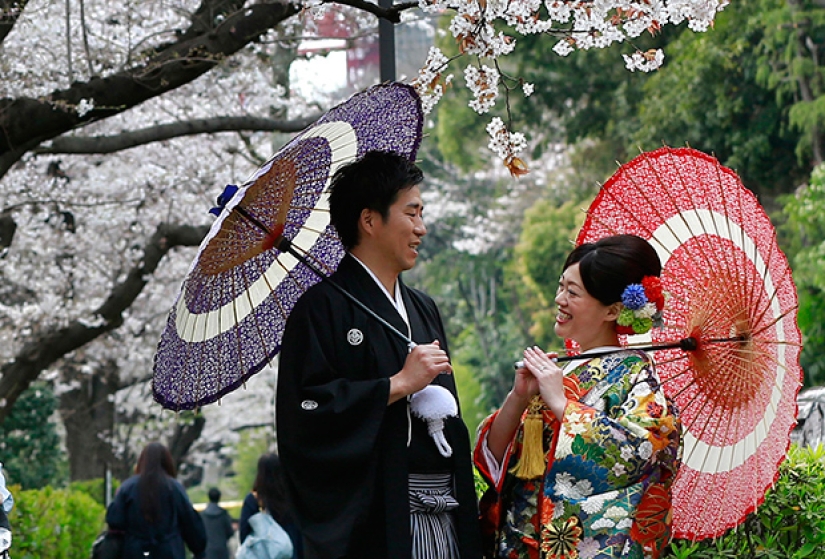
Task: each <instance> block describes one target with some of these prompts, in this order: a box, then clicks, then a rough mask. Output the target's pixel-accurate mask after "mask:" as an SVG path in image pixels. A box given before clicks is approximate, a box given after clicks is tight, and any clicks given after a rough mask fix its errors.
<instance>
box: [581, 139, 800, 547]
mask: <svg viewBox="0 0 825 559" xmlns="http://www.w3.org/2000/svg"><path fill="white" fill-rule="evenodd" d="M619 233H633V234H637V235H640V236H642V237H644V238H646V239H648V241H650V243H651V244H652V245H653V247H654V248H656V250H657V252H658V254H659V257H660V258H661V260H662V265H663V270H662V276H661V277H662V284H663V286H664V289H665V291H667V292H668V293H669V295H670V296H669V299H668V301H667V305H666V307H665V310H664V315H663V319H664V324H665V327H664V328H663V329H654V330H653V331H652V332H651V334H649V335H647V337H646V338H643V337H641V336H629V337H628V340H627V341H628V342H629V343H636V342H639V343H643V342H649V341H651V339H652V342H653V343H654V344H666V343H673V342H674V341H676V340H681V339H686V338H694V339H695V340H696V341H697V342H698V348H697V349H695V350H692V351H682V350H679V349H668V350H661V351H658V352H656V356H655V357H656V361H657V370H658V372H659V375H660V377H661V379H662V382H663V384H664V388H665V391H666V393H667V394H668V395H669V396H670V397H671V398H672V399H673V400H674V401H675V402H676V404H677V406H678V407H679V408H680V410H681V415H682V421H683V425H684V429H685V431H684V434H683V456H682V460H683V463H682V466H681V469H680V471H679V475H678V477H677V479H676V481H675V483H674V485H673V515H674V517H673V535H674V537H678V538H688V539H692V540H699V539H705V538H710V537H717V536H720V535H721V534H723V533H724V532H725V531H727V530H728V529H730V528H733V527H735V526H737V525H739V524H740V523H741V522H742V521H743V520H744V518H745V516H746V515H747V514H748V513H750V512H751V511H753V510H754V509H755V508H756V507H757V506H758V505H759V504H761V503H762V501H763V500H764V497H765V492H766V491H767V489H768V488H769V487H770V486H771V485H772V484H773V483H774V481H775V480H776V478H777V476H778V466H779V464H780V463H781V462H782V460H783V459H784V458H785V454H786V452H787V450H788V447H789V445H790V432H791V430H792V429H793V426H794V424H795V422H796V395H797V393H798V391H799V388H800V385H801V381H802V370H801V368H800V366H799V352H800V348H801V334H800V331H799V328H798V327H797V324H796V308H797V297H796V289H795V287H794V283H793V278H792V277H791V270H790V268H789V266H788V262H787V259H786V258H785V256H784V254H783V253H782V251H781V250H780V249H779V247H778V246H777V242H776V234H775V231H774V229H773V226H772V224H771V222H770V220H769V218H768V217H767V215H766V214H765V211H764V210H763V209H762V207H761V206H760V205H759V203H758V201H757V199H756V197H755V196H754V195H753V194H752V193H751V192H750V191H748V190H747V189H746V188H745V187H744V186H743V185H742V183H741V181H740V179H739V177H738V176H737V175H736V173H735V172H733V171H732V170H730V169H728V168H726V167H723V166H722V165H720V164H719V162H718V161H717V160H716V159H715V158H713V157H711V156H708V155H706V154H704V153H701V152H698V151H696V150H693V149H689V148H682V149H671V148H668V147H664V148H661V149H658V150H656V151H653V152H649V153H643V154H642V155H640V156H639V157H637V158H635V159H634V160H633V161H631V162H630V163H628V164H626V165H624V166H622V167H621V168H620V169H619V170H618V171H617V172H616V173H615V174H614V175H613V176H612V177H611V178H610V180H608V182H607V183H606V184H605V185H604V186H603V187H602V189H601V191H600V193H599V195H598V196H597V198H596V199H595V200H594V202H593V203H592V205H591V206H590V208H589V210H588V217H587V220H586V222H585V224H584V226H583V228H582V230H581V232H580V234H579V236H578V239H577V244H581V243H584V242H590V241H595V240H597V239H599V238H602V237H604V236H607V235H612V234H619Z"/></svg>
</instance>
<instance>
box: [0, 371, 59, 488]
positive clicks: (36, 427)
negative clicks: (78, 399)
mask: <svg viewBox="0 0 825 559" xmlns="http://www.w3.org/2000/svg"><path fill="white" fill-rule="evenodd" d="M56 408H57V398H56V397H55V395H54V392H53V391H52V389H51V387H50V386H49V385H48V384H46V383H43V382H36V383H33V384H32V385H31V386H30V387H29V388H28V389H26V391H25V392H23V394H22V395H21V396H20V399H18V400H17V402H16V403H15V405H14V409H13V410H12V412H11V414H10V415H9V416H8V417H7V418H6V421H5V422H4V423H3V424H2V425H0V456H2V461H3V469H4V470H5V471H6V476H7V478H8V482H9V483H15V484H19V485H20V486H21V487H22V488H23V489H36V488H39V487H44V486H46V485H48V484H53V485H62V484H63V482H64V481H65V480H66V478H67V466H66V463H65V458H64V456H63V453H62V451H61V448H60V437H59V436H58V434H57V429H56V427H55V424H54V422H53V421H52V420H51V417H52V414H53V413H54V411H55V409H56Z"/></svg>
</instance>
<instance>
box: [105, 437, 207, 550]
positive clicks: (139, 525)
mask: <svg viewBox="0 0 825 559" xmlns="http://www.w3.org/2000/svg"><path fill="white" fill-rule="evenodd" d="M175 476H176V471H175V464H174V462H173V461H172V455H171V454H170V453H169V450H168V449H167V448H166V447H165V446H163V445H162V444H160V443H157V442H154V443H149V444H148V445H146V448H144V449H143V451H142V452H141V453H140V457H139V458H138V463H137V466H136V467H135V475H133V476H132V477H130V478H129V479H127V480H126V481H124V482H123V485H121V486H120V488H119V489H118V491H117V494H116V495H115V499H114V501H112V504H110V505H109V509H108V510H107V511H106V522H107V523H108V524H109V528H110V529H111V530H118V531H122V532H123V533H124V540H123V552H122V556H121V559H145V557H147V554H148V557H150V558H151V559H185V557H186V552H185V549H184V543H185V544H186V546H187V547H189V550H190V551H191V552H192V554H193V555H194V557H195V559H202V558H203V557H204V555H203V552H204V550H205V549H206V531H205V530H204V526H203V521H202V520H201V517H200V515H199V514H198V513H197V511H195V509H194V508H193V507H192V503H191V502H190V501H189V497H188V496H187V495H186V491H185V490H184V489H183V486H182V485H181V484H180V482H179V481H178V480H176V479H175Z"/></svg>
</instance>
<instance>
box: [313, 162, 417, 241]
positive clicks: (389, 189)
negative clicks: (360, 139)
mask: <svg viewBox="0 0 825 559" xmlns="http://www.w3.org/2000/svg"><path fill="white" fill-rule="evenodd" d="M423 180H424V173H422V172H421V169H419V168H418V166H417V165H416V164H415V163H413V162H412V161H410V160H409V159H407V158H406V157H404V156H402V155H399V154H397V153H393V152H388V151H368V152H367V153H365V154H364V155H363V156H362V157H361V158H360V159H357V160H355V161H353V162H351V163H347V164H346V165H343V166H342V167H340V168H339V169H338V170H337V171H336V172H335V175H333V177H332V183H331V185H330V189H331V192H330V196H329V211H330V221H331V223H332V225H333V226H334V227H335V229H336V230H337V231H338V236H339V237H340V238H341V242H342V243H343V245H344V248H345V249H347V250H350V249H352V248H353V247H355V246H357V245H358V241H359V238H358V220H359V219H360V217H361V212H362V211H363V210H365V209H370V210H373V211H376V212H378V213H380V214H381V217H382V218H383V219H385V220H386V219H387V216H388V215H389V208H390V206H392V205H393V204H394V203H395V201H396V200H398V194H399V193H400V192H401V191H403V190H407V189H408V188H412V187H413V186H416V185H419V184H421V182H422V181H423Z"/></svg>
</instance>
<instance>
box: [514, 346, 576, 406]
mask: <svg viewBox="0 0 825 559" xmlns="http://www.w3.org/2000/svg"><path fill="white" fill-rule="evenodd" d="M555 357H557V355H556V354H554V353H551V354H547V353H545V352H544V351H542V350H541V349H539V348H538V347H535V346H534V347H528V348H527V349H525V350H524V367H525V368H526V369H527V370H528V371H529V372H530V374H532V376H533V377H534V379H535V381H536V385H537V387H538V393H539V394H541V399H542V400H544V403H545V404H547V407H549V408H550V409H551V410H552V411H553V414H554V415H555V416H556V417H557V418H558V419H559V420H561V418H562V416H564V409H565V408H566V407H567V396H566V395H565V394H564V372H563V371H562V370H561V368H560V367H559V366H558V365H557V364H556V362H555V361H554V360H553V359H554V358H555ZM521 370H522V369H519V371H521Z"/></svg>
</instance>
